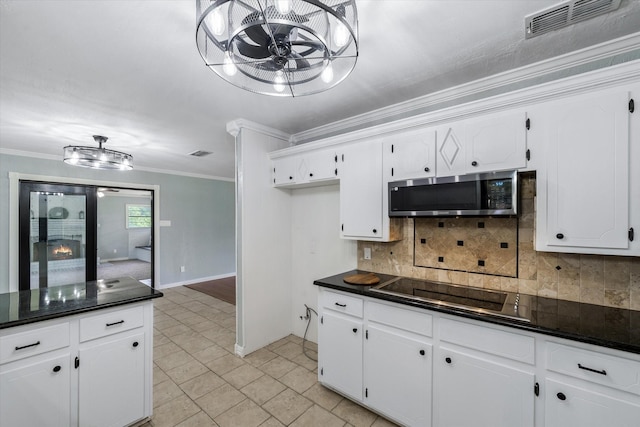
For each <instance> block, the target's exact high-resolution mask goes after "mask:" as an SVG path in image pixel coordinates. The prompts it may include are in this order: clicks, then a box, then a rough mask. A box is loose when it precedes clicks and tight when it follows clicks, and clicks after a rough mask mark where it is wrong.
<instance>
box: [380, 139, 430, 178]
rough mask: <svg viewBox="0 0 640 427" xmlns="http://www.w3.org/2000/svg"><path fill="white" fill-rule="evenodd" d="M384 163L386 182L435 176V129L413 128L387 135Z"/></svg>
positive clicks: (384, 145) (384, 144)
mask: <svg viewBox="0 0 640 427" xmlns="http://www.w3.org/2000/svg"><path fill="white" fill-rule="evenodd" d="M383 164H384V172H383V175H384V176H383V179H384V182H385V183H386V182H389V181H396V180H402V179H415V178H429V177H432V176H435V174H436V132H435V129H433V128H431V129H418V130H411V131H407V132H402V133H397V134H393V135H389V136H387V137H385V140H384V143H383Z"/></svg>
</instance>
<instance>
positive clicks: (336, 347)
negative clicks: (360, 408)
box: [318, 310, 363, 401]
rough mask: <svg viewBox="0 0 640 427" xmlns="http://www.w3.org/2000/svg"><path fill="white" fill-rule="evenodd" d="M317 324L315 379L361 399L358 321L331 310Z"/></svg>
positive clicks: (360, 357)
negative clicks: (316, 374) (316, 373)
mask: <svg viewBox="0 0 640 427" xmlns="http://www.w3.org/2000/svg"><path fill="white" fill-rule="evenodd" d="M320 319H321V320H320V325H319V327H318V380H319V381H320V382H321V383H324V384H326V385H328V386H330V387H331V388H334V389H336V390H337V391H340V392H341V393H344V394H346V395H348V396H350V397H352V398H354V399H356V400H358V401H361V400H362V335H363V332H362V320H360V319H355V318H351V317H349V316H344V315H341V314H339V313H333V312H331V311H328V310H326V311H323V312H322V313H321V318H320Z"/></svg>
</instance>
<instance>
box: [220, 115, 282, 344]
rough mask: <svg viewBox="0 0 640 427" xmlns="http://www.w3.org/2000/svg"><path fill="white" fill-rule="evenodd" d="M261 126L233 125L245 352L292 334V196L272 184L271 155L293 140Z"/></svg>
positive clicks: (240, 335) (240, 328)
mask: <svg viewBox="0 0 640 427" xmlns="http://www.w3.org/2000/svg"><path fill="white" fill-rule="evenodd" d="M247 126H250V128H249V127H247ZM229 128H230V129H229ZM255 128H260V126H259V125H255V126H253V125H251V124H246V123H244V122H241V121H239V122H235V123H231V124H229V125H228V129H229V132H230V133H232V134H234V135H235V136H236V165H237V170H236V175H237V176H236V200H237V205H236V241H237V256H236V260H237V267H236V271H237V279H236V299H237V305H236V307H237V310H236V316H237V323H236V328H237V332H236V352H237V353H238V354H240V355H246V354H249V353H251V352H252V351H255V350H257V349H259V348H261V347H264V346H265V345H267V344H269V343H271V342H274V341H277V340H278V339H280V338H282V337H285V336H287V335H289V334H290V333H291V195H290V193H289V192H287V191H282V190H278V189H274V188H273V187H272V186H271V162H270V161H269V158H268V155H267V153H269V152H271V151H275V150H278V149H281V148H284V147H286V146H288V142H287V140H286V138H287V137H286V136H285V135H282V136H279V135H278V133H277V132H275V131H273V132H270V131H269V130H266V129H262V131H261V132H258V131H256V130H254V129H255Z"/></svg>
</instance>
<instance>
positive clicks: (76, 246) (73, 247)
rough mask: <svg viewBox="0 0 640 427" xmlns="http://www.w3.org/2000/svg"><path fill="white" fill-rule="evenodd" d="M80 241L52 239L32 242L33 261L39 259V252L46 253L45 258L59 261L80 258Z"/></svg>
mask: <svg viewBox="0 0 640 427" xmlns="http://www.w3.org/2000/svg"><path fill="white" fill-rule="evenodd" d="M81 247H82V242H80V241H79V240H72V239H52V240H49V241H46V242H36V243H34V244H33V261H34V262H35V261H40V254H42V253H46V256H47V260H49V261H61V260H65V259H75V258H81V257H82V254H81Z"/></svg>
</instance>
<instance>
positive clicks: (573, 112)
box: [536, 90, 640, 255]
mask: <svg viewBox="0 0 640 427" xmlns="http://www.w3.org/2000/svg"><path fill="white" fill-rule="evenodd" d="M629 98H630V94H629V92H628V91H621V90H606V91H601V92H596V93H592V94H588V95H583V96H578V97H574V98H571V99H570V100H563V101H557V102H553V103H549V104H545V105H542V106H540V107H539V109H538V110H537V113H536V114H538V115H539V116H540V120H538V119H536V124H537V125H538V124H539V125H540V126H543V127H544V131H543V132H542V134H541V137H542V138H543V139H544V141H543V142H544V143H546V150H545V159H546V160H545V162H544V164H543V166H542V167H541V168H540V170H539V171H538V181H537V203H538V204H537V217H536V219H537V233H536V249H537V250H539V251H551V252H577V253H600V254H620V255H632V254H637V253H640V248H639V247H638V245H637V244H636V245H635V248H634V247H633V246H632V244H631V240H630V237H631V236H630V229H631V228H632V227H634V226H635V227H636V229H637V228H638V227H639V224H630V203H629V200H630V182H631V183H632V184H631V185H632V186H633V185H636V186H637V185H638V184H633V181H632V180H630V170H629V165H630V164H634V163H635V164H636V165H637V158H638V148H637V147H635V148H633V149H632V148H631V147H630V134H629V128H630V117H631V113H630V112H629ZM634 119H637V118H634ZM635 126H636V127H637V124H635ZM630 150H635V152H632V151H630ZM630 158H631V160H630ZM631 191H632V192H634V191H635V192H636V193H637V191H638V189H637V188H636V189H634V188H633V187H631ZM632 203H637V201H636V202H632ZM631 209H632V210H631V212H633V209H634V207H633V206H631ZM639 214H640V212H637V211H636V212H635V215H634V214H633V213H632V215H631V218H634V217H635V221H636V222H637V221H638V216H640V215H639Z"/></svg>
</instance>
